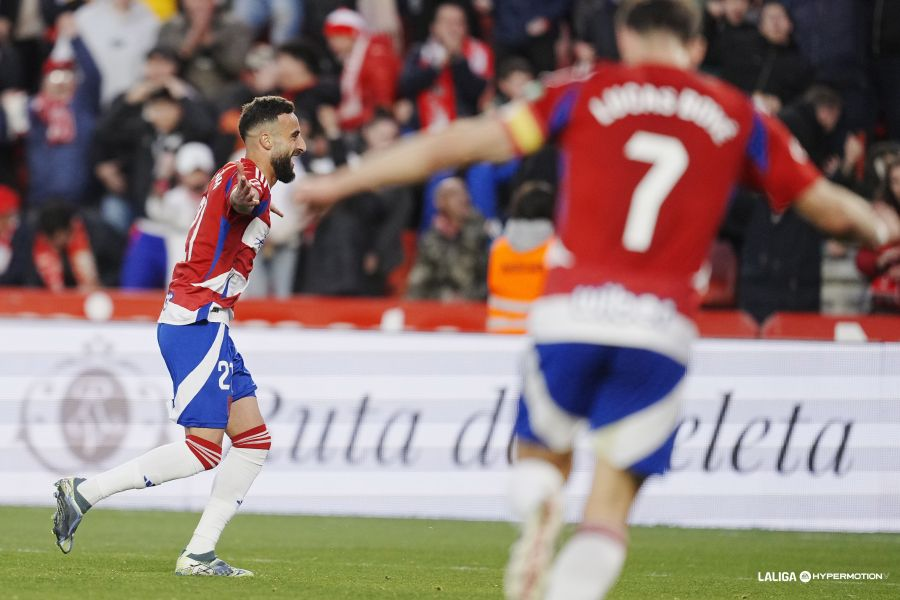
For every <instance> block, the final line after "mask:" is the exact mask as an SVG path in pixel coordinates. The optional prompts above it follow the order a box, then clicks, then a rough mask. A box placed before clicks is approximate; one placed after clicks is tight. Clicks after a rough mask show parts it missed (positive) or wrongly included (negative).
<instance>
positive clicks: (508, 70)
mask: <svg viewBox="0 0 900 600" xmlns="http://www.w3.org/2000/svg"><path fill="white" fill-rule="evenodd" d="M519 72H522V73H528V74H529V75H531V76H532V77H534V67H532V66H531V63H530V62H528V61H527V60H525V59H524V58H522V57H521V56H510V57H509V58H507V59H505V60H503V61H502V62H501V63H500V66H499V67H497V81H502V80H504V79H506V78H507V77H509V76H510V75H511V74H513V73H519Z"/></svg>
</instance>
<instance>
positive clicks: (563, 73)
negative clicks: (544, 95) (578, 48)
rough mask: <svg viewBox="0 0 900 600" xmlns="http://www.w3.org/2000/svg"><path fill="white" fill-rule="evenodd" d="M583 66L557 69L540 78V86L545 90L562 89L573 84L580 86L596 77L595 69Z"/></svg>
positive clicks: (596, 67)
mask: <svg viewBox="0 0 900 600" xmlns="http://www.w3.org/2000/svg"><path fill="white" fill-rule="evenodd" d="M599 66H600V65H599V64H598V65H596V66H594V67H593V68H590V67H584V66H572V67H564V68H562V69H557V70H556V71H551V72H549V73H545V74H544V75H542V76H541V85H542V86H543V88H544V89H545V90H552V89H555V88H563V87H567V86H569V85H573V84H582V83H584V82H586V81H589V80H591V79H592V78H594V77H596V76H597V69H598V67H599Z"/></svg>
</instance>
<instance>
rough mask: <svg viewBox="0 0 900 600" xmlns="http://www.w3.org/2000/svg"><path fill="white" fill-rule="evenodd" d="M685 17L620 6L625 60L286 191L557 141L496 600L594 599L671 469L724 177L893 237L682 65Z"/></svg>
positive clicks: (735, 99)
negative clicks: (583, 441) (576, 499)
mask: <svg viewBox="0 0 900 600" xmlns="http://www.w3.org/2000/svg"><path fill="white" fill-rule="evenodd" d="M699 23H700V15H699V13H698V10H697V8H696V6H695V5H694V3H693V2H692V1H691V0H627V1H626V2H624V3H623V5H622V6H621V8H620V10H619V13H618V16H617V29H618V40H619V46H620V52H621V56H622V58H623V63H622V64H601V65H599V66H597V67H596V68H595V69H594V70H593V71H591V72H580V71H578V72H570V73H558V74H556V75H554V76H552V77H551V78H550V80H549V81H548V82H547V85H546V90H545V94H544V96H543V97H542V98H540V99H538V100H536V101H535V102H533V103H530V104H514V105H509V106H507V107H505V109H503V110H502V111H500V114H499V116H485V117H480V118H474V119H464V120H459V121H456V122H454V123H453V124H452V125H451V126H450V127H448V128H447V129H446V130H444V131H442V132H440V133H436V134H430V135H425V136H421V137H417V138H413V139H410V140H409V141H406V142H405V143H401V144H399V145H397V146H394V147H393V148H391V149H389V150H387V151H384V152H382V153H380V154H378V155H373V156H370V157H367V158H366V159H365V160H363V161H362V163H361V164H359V165H357V166H356V167H355V168H354V169H352V170H342V171H339V172H337V173H335V174H334V175H331V176H328V177H324V178H319V179H315V180H307V181H304V182H303V183H302V184H301V192H300V193H301V197H305V198H306V202H307V203H308V204H309V205H310V206H311V207H314V208H318V209H320V210H325V209H327V207H328V206H329V205H330V204H331V203H333V202H335V201H336V200H337V199H339V198H342V197H344V196H347V195H352V194H355V193H358V192H360V191H362V190H366V189H372V188H377V187H381V186H384V185H389V184H399V183H406V182H410V181H413V180H418V179H423V178H425V177H426V176H427V175H428V174H429V173H431V172H433V171H435V170H439V169H442V168H446V167H449V166H453V165H459V164H462V163H467V162H473V161H479V160H491V161H496V162H503V161H506V160H509V159H511V158H513V157H514V156H516V155H521V154H526V153H530V152H533V151H535V150H537V149H538V148H539V147H540V146H541V145H542V144H543V143H544V142H545V141H547V140H550V139H553V140H555V141H556V142H557V144H558V145H559V147H560V148H561V152H562V157H563V158H562V165H563V169H562V177H561V179H562V180H561V182H560V189H561V195H560V198H559V202H558V212H557V219H556V220H557V227H558V234H559V237H560V240H561V242H562V245H563V246H564V247H563V248H559V251H558V252H556V255H557V256H558V257H559V260H558V263H557V265H556V268H554V269H552V270H551V271H550V273H549V278H548V282H547V285H546V289H545V292H544V295H543V296H542V297H541V298H540V299H539V300H538V301H537V302H536V303H535V305H534V307H533V309H532V312H531V315H530V318H529V332H530V334H531V336H532V337H533V340H534V346H533V347H532V348H531V349H530V351H529V352H528V354H527V360H526V364H527V366H526V370H525V374H524V386H523V398H522V400H521V402H520V404H519V414H518V418H517V422H516V426H515V432H516V435H517V440H518V445H517V456H518V460H517V463H516V465H515V467H514V468H513V473H512V503H513V508H514V510H515V511H516V512H517V514H518V516H519V517H520V518H521V519H522V521H523V527H522V529H521V535H520V537H519V539H518V541H517V542H516V544H515V545H514V546H513V549H512V553H511V558H510V562H509V565H508V567H507V574H506V581H505V589H506V595H507V597H508V598H510V599H515V600H526V599H529V600H530V599H538V598H547V599H549V600H582V599H584V600H588V599H590V600H593V599H597V598H602V597H603V596H604V595H605V594H606V593H607V591H608V590H609V589H610V588H611V587H612V585H613V584H614V583H615V581H616V580H617V579H618V576H619V572H620V570H621V568H622V564H623V562H624V560H625V551H626V542H627V534H626V519H627V516H628V513H629V510H630V508H631V505H632V503H633V501H634V498H635V495H636V494H637V492H638V489H639V488H640V486H641V484H642V482H643V481H644V480H645V479H646V478H647V477H648V476H650V475H653V474H661V473H663V472H664V471H666V470H667V468H668V466H669V458H670V455H671V452H672V446H673V441H674V437H675V427H676V420H677V414H678V410H679V399H678V395H679V390H680V387H681V386H680V384H681V382H682V381H683V378H684V375H685V370H686V366H687V364H688V358H689V354H690V343H691V340H692V339H693V338H694V337H695V335H696V330H695V327H694V325H693V322H692V321H691V318H690V317H691V314H692V312H693V311H694V310H695V306H696V304H697V295H696V293H695V292H694V291H693V288H692V280H693V279H694V275H695V273H697V272H698V271H699V270H700V268H701V265H702V263H703V260H704V257H705V255H706V252H707V249H708V247H709V245H710V243H711V241H712V240H713V237H714V236H715V234H716V230H717V228H718V223H719V221H720V219H721V218H722V215H723V212H724V210H725V206H726V203H727V200H728V198H729V196H730V194H731V190H732V188H733V187H734V186H735V185H736V184H738V183H743V184H745V185H749V186H752V187H755V188H758V189H761V190H762V191H764V192H766V193H767V195H768V199H769V204H770V205H771V207H772V209H773V210H774V211H776V212H779V211H783V210H785V209H786V208H788V207H789V206H794V207H795V208H796V210H797V211H799V212H800V214H802V215H803V216H804V217H806V218H807V219H809V220H810V221H811V222H812V223H813V224H815V225H816V226H818V227H820V228H821V229H822V230H824V231H826V232H828V233H830V234H832V235H836V236H841V237H850V238H855V239H857V240H860V241H862V242H864V243H866V244H867V245H869V246H876V247H877V246H880V245H882V244H884V243H886V242H888V241H891V240H894V239H897V237H898V235H900V223H898V221H897V219H896V218H893V219H891V218H890V217H889V216H888V215H882V214H879V213H876V212H874V211H873V210H872V209H871V208H870V207H869V205H868V204H867V203H866V202H865V201H864V200H863V199H862V198H860V197H858V196H856V195H854V194H853V193H851V192H849V191H847V190H846V189H844V188H841V187H838V186H836V185H834V184H832V183H830V182H829V181H828V180H826V179H825V178H823V177H822V176H821V175H820V174H819V172H818V171H817V170H816V169H815V167H814V166H813V165H812V164H811V163H810V162H809V160H808V158H807V156H806V155H805V154H804V152H803V150H802V148H801V147H800V145H799V144H798V143H797V141H796V140H795V139H794V138H793V137H791V135H790V134H789V133H788V132H787V130H786V129H785V128H784V127H783V126H782V125H781V124H780V123H779V122H777V121H776V120H775V119H773V118H771V117H769V116H767V115H764V114H761V113H759V112H757V111H756V110H754V107H753V104H752V103H751V101H750V100H749V99H748V98H747V97H746V96H745V95H743V94H742V93H741V92H739V91H738V90H737V89H735V88H732V87H731V86H729V85H726V84H724V83H722V82H720V81H718V80H716V79H713V78H710V77H706V76H701V75H699V74H697V73H695V72H694V71H695V68H696V65H697V64H699V61H700V60H701V58H702V55H703V44H702V41H701V39H700V37H699V35H698V30H699ZM583 423H586V424H587V426H588V429H589V432H590V436H591V439H592V441H593V447H594V449H595V455H596V465H595V471H594V476H593V485H592V489H591V491H590V494H589V497H588V500H587V503H586V506H585V508H584V514H583V520H582V523H581V526H580V527H579V529H578V531H577V532H576V533H575V535H574V536H573V537H572V538H571V539H570V540H569V541H568V542H567V543H566V545H565V546H564V547H563V548H562V550H561V551H560V552H559V554H558V555H557V556H556V557H555V560H554V556H553V550H554V548H555V544H556V539H557V536H558V533H559V531H560V528H561V523H562V506H561V504H562V503H561V497H562V496H561V489H562V487H563V484H564V482H565V480H566V478H567V476H568V473H569V471H570V469H571V458H572V445H573V438H574V435H575V432H576V431H577V430H578V427H579V426H580V425H581V424H583ZM551 562H552V563H553V564H552V566H551Z"/></svg>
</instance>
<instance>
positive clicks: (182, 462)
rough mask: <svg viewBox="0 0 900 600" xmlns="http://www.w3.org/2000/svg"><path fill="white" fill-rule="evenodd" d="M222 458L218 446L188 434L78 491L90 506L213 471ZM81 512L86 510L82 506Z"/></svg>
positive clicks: (83, 484)
mask: <svg viewBox="0 0 900 600" xmlns="http://www.w3.org/2000/svg"><path fill="white" fill-rule="evenodd" d="M221 457H222V447H221V446H219V445H218V444H215V443H213V442H210V441H208V440H204V439H202V438H199V437H197V436H193V435H189V436H187V438H185V440H184V441H183V442H175V443H173V444H166V445H165V446H160V447H159V448H154V449H153V450H151V451H149V452H147V453H146V454H143V455H141V456H139V457H137V458H135V459H133V460H130V461H128V462H127V463H124V464H121V465H119V466H118V467H113V468H112V469H110V470H109V471H105V472H103V473H100V474H99V475H95V476H94V477H88V478H87V479H85V480H84V481H82V482H81V483H79V484H78V487H77V491H78V494H80V495H81V497H82V498H83V499H84V500H85V501H87V503H88V504H89V505H93V504H96V503H97V502H99V501H100V500H103V499H104V498H108V497H109V496H112V495H113V494H117V493H119V492H123V491H125V490H139V489H143V488H146V487H153V486H154V485H159V484H161V483H165V482H166V481H172V480H173V479H181V478H182V477H189V476H191V475H196V474H197V473H200V472H201V471H204V470H206V469H212V468H213V467H215V466H216V465H217V464H219V461H220V460H221ZM82 510H85V508H84V507H83V506H82Z"/></svg>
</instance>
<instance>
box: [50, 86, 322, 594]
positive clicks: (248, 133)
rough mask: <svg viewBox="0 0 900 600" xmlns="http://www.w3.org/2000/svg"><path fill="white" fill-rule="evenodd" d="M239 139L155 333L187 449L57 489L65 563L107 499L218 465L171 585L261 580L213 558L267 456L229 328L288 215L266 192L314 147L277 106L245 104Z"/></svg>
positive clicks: (289, 111)
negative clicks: (260, 258)
mask: <svg viewBox="0 0 900 600" xmlns="http://www.w3.org/2000/svg"><path fill="white" fill-rule="evenodd" d="M239 131H240V135H241V138H242V139H243V140H244V143H245V145H246V148H247V151H246V157H245V158H242V159H240V160H239V161H237V162H233V163H228V164H226V165H225V166H224V167H222V168H221V169H219V171H218V172H217V173H216V174H215V175H214V176H213V178H212V180H211V181H210V183H209V185H208V187H207V189H206V194H205V195H204V197H203V200H202V201H201V203H200V206H199V208H198V210H197V216H196V217H195V218H194V222H193V224H192V225H191V228H190V231H188V235H187V241H186V242H185V256H184V259H183V260H182V261H181V262H179V263H178V264H177V265H175V269H174V271H173V274H172V283H171V285H170V286H169V290H168V293H167V294H166V300H165V304H164V305H163V309H162V313H161V314H160V316H159V324H158V325H157V340H158V342H159V348H160V350H161V352H162V355H163V359H164V360H165V363H166V366H167V367H168V369H169V374H170V375H171V376H172V383H173V387H174V393H173V399H172V401H171V404H170V406H169V411H170V418H171V419H172V420H174V421H176V422H177V423H178V424H179V425H182V426H184V428H185V439H184V440H183V441H179V442H175V443H173V444H168V445H166V446H161V447H159V448H156V449H154V450H151V451H150V452H148V453H146V454H144V455H143V456H139V457H138V458H136V459H134V460H132V461H130V462H127V463H125V464H123V465H120V466H118V467H115V468H113V469H110V470H109V471H106V472H104V473H100V474H99V475H96V476H94V477H89V478H87V479H82V478H78V477H69V478H65V479H61V480H59V481H57V482H56V490H57V491H56V494H55V495H56V501H57V507H56V513H55V514H54V516H53V533H54V534H55V535H56V539H57V545H58V546H59V547H60V549H61V550H62V551H63V552H64V553H68V552H70V551H71V549H72V543H73V536H74V535H75V530H76V528H77V527H78V525H79V523H80V522H81V520H82V517H83V516H84V514H85V513H86V512H88V510H90V509H91V507H92V506H94V505H95V504H96V503H97V502H99V501H100V500H102V499H104V498H107V497H109V496H111V495H113V494H116V493H118V492H121V491H124V490H131V489H142V488H145V487H152V486H155V485H159V484H161V483H164V482H166V481H171V480H173V479H180V478H182V477H189V476H191V475H196V474H197V473H200V472H202V471H205V470H208V469H212V468H214V467H216V466H217V465H219V462H220V460H221V463H222V464H221V465H220V466H219V470H218V472H217V474H216V478H215V481H214V483H213V488H212V495H211V497H210V499H209V503H208V504H207V505H206V508H205V510H204V511H203V516H202V517H201V518H200V523H199V524H198V525H197V528H196V529H195V530H194V535H193V537H192V538H191V540H190V542H188V545H187V547H186V548H185V550H184V551H183V552H182V554H181V556H179V557H178V560H177V562H176V563H175V574H176V575H223V576H231V577H242V576H248V575H253V573H252V572H251V571H247V570H245V569H238V568H234V567H232V566H230V565H228V564H227V563H226V562H225V561H223V560H221V559H219V558H217V557H216V552H215V547H216V542H217V541H218V539H219V536H220V535H221V533H222V529H223V528H224V527H225V525H226V524H227V523H228V521H229V520H230V519H231V518H232V517H233V516H234V514H235V512H236V511H237V509H238V507H239V506H240V505H241V503H242V502H243V499H244V496H245V495H246V493H247V490H249V488H250V485H251V484H252V483H253V480H254V479H256V476H257V474H258V473H259V471H260V469H262V465H263V463H264V462H265V459H266V455H267V454H268V452H269V448H270V446H271V437H270V436H269V432H268V430H267V428H266V424H265V422H264V421H263V417H262V415H261V414H260V411H259V405H258V403H257V401H256V395H255V392H256V384H255V383H254V382H253V378H252V377H251V376H250V372H249V371H248V370H247V367H246V366H245V365H244V360H243V358H241V355H240V353H239V352H238V351H237V349H236V348H235V346H234V343H233V342H232V341H231V338H230V337H229V333H228V328H229V323H230V321H231V318H232V315H233V311H232V308H233V307H234V305H235V303H236V302H237V300H238V298H239V297H240V295H241V292H242V291H243V290H244V288H245V287H246V285H247V278H248V277H249V276H250V271H251V270H252V269H253V259H254V258H255V257H256V254H257V253H258V252H259V250H260V248H262V245H263V243H264V242H265V239H266V236H267V235H268V233H269V226H270V224H271V222H270V214H271V213H275V214H277V215H280V213H279V212H278V210H277V209H276V208H275V207H273V206H271V196H270V191H269V190H270V186H272V185H274V184H275V182H276V181H284V182H288V181H291V180H293V179H294V171H293V164H292V160H291V159H292V157H294V156H297V155H299V154H301V153H303V152H304V151H305V150H306V144H305V143H304V141H303V138H302V137H301V136H300V124H299V122H298V121H297V117H296V116H295V115H294V105H293V103H291V102H289V101H287V100H285V99H284V98H281V97H278V96H263V97H259V98H255V99H254V100H253V101H252V102H250V103H248V104H246V105H245V106H244V107H243V110H242V112H241V117H240V122H239ZM225 434H227V435H228V437H229V438H231V450H230V451H229V452H228V454H227V455H226V456H225V458H224V460H222V438H223V436H224V435H225Z"/></svg>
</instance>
